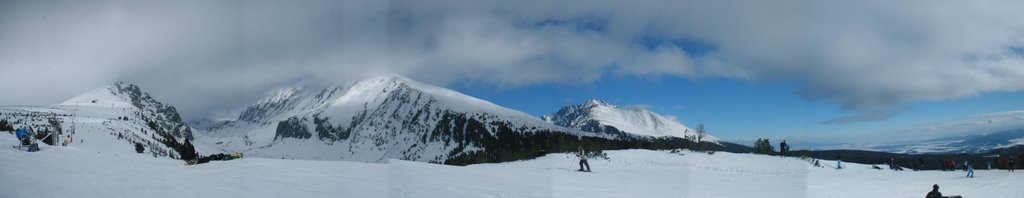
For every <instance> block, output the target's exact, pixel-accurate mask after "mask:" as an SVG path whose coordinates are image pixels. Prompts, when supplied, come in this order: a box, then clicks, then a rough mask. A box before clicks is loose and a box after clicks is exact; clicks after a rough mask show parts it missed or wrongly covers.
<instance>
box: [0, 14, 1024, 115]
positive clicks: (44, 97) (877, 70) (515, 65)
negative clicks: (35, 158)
mask: <svg viewBox="0 0 1024 198" xmlns="http://www.w3.org/2000/svg"><path fill="white" fill-rule="evenodd" d="M1022 4H1024V3H1022V2H1012V1H1011V2H1007V1H1000V2H989V1H945V2H934V1H927V2H913V1H900V2H892V1H856V2H822V1H771V2H759V1H753V2H751V1H728V0H727V1H612V0H607V1H606V0H596V1H585V2H570V1H557V2H551V1H533V0H525V1H506V2H489V1H488V2H483V1H429V2H426V1H404V0H396V1H359V0H354V1H315V0H311V1H297V2H279V1H244V2H238V1H212V2H211V1H175V2H149V1H146V2H137V1H114V0H111V1H97V2H79V1H58V2H38V1H4V2H3V3H0V71H2V73H3V74H6V75H4V77H5V79H6V80H8V81H10V82H18V83H0V92H4V93H18V95H19V97H2V98H0V103H2V104H45V103H56V102H59V101H60V100H63V99H65V98H68V97H70V96H72V95H74V94H77V93H78V92H82V91H85V90H88V89H90V88H92V87H94V86H99V85H101V84H103V83H106V82H110V81H113V80H117V79H122V80H128V81H132V82H135V83H138V84H140V85H141V86H143V87H144V88H146V89H149V90H150V91H151V92H153V94H154V96H157V97H159V98H162V99H164V100H166V101H167V102H169V103H172V104H175V105H177V106H180V107H181V108H180V109H182V111H183V112H185V113H187V114H190V115H192V116H206V115H210V114H212V112H214V111H215V109H217V108H224V107H225V106H232V105H234V106H237V105H240V104H246V103H247V102H251V101H248V100H255V99H253V98H254V97H258V96H261V95H262V94H263V92H264V91H266V90H268V89H269V88H271V87H275V86H279V85H281V84H287V83H291V82H293V81H296V80H304V81H315V82H318V83H323V84H335V83H343V82H349V81H352V80H356V79H359V78H361V77H362V76H366V75H369V74H376V73H385V72H387V73H399V74H403V75H407V76H410V77H412V78H415V79H419V80H424V81H428V82H431V83H439V84H443V83H448V82H453V81H455V80H468V81H474V82H480V83H486V84H492V85H494V86H522V85H530V84H538V83H565V84H586V83H590V82H593V81H595V80H598V79H601V78H602V77H603V76H606V75H609V74H614V75H636V76H679V77H687V78H701V77H707V76H721V77H729V78H739V79H748V80H753V81H791V82H797V83H799V84H804V85H806V87H803V89H802V90H801V91H800V92H799V93H798V94H800V96H802V97H804V98H805V99H808V100H814V101H825V102H830V103H835V104H838V105H840V106H841V107H842V111H844V112H845V113H846V114H845V115H844V116H841V117H838V118H835V119H832V120H827V121H825V122H827V123H845V122H856V121H867V120H879V119H886V118H888V117H889V116H892V115H893V114H896V113H899V112H900V111H902V110H904V109H905V108H904V107H903V106H902V104H904V103H907V102H916V101H943V100H955V99H959V98H964V97H970V96H976V95H982V94H986V93H990V92H1016V91H1020V90H1022V89H1024V57H1022V56H1024V55H1022V54H1021V51H1024V50H1021V49H1024V15H1021V14H1019V8H1020V7H1022ZM645 38H653V40H654V41H650V40H648V41H645V40H644V39H645ZM659 39H664V40H665V41H666V42H660V41H658V40H659ZM679 39H683V40H693V41H699V42H701V43H707V44H708V45H712V46H714V48H713V49H712V50H711V51H707V52H701V53H700V54H695V53H694V52H692V51H687V48H686V46H679V45H677V44H676V43H674V42H668V41H672V40H679ZM650 42H654V43H653V44H652V43H650ZM651 46H653V47H651ZM38 87H47V89H39V88H38ZM5 95H6V94H5ZM195 95H203V96H204V97H194V96H195Z"/></svg>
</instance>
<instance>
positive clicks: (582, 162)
mask: <svg viewBox="0 0 1024 198" xmlns="http://www.w3.org/2000/svg"><path fill="white" fill-rule="evenodd" d="M576 157H579V158H580V169H579V170H576V171H583V172H590V163H587V153H586V152H583V148H580V152H579V153H577V154H576ZM584 165H586V167H587V169H586V170H583V166H584Z"/></svg>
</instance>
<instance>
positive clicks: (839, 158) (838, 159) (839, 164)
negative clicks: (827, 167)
mask: <svg viewBox="0 0 1024 198" xmlns="http://www.w3.org/2000/svg"><path fill="white" fill-rule="evenodd" d="M836 169H843V156H842V155H839V154H836Z"/></svg>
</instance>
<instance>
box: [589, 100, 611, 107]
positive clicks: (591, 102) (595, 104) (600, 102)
mask: <svg viewBox="0 0 1024 198" xmlns="http://www.w3.org/2000/svg"><path fill="white" fill-rule="evenodd" d="M582 106H583V107H586V108H592V107H599V106H613V105H611V104H608V103H607V102H605V101H603V100H599V99H590V100H587V102H585V103H583V105H582Z"/></svg>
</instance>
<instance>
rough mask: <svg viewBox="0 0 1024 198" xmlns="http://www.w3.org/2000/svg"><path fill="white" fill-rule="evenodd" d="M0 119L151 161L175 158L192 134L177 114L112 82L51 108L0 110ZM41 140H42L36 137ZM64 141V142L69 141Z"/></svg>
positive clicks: (127, 86) (134, 88) (135, 88)
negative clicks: (140, 149)
mask: <svg viewBox="0 0 1024 198" xmlns="http://www.w3.org/2000/svg"><path fill="white" fill-rule="evenodd" d="M0 119H3V120H7V121H8V122H9V123H12V125H13V127H15V128H20V127H28V128H30V129H32V130H33V131H34V132H36V133H43V134H45V133H47V132H50V133H52V134H51V136H57V137H59V139H60V140H58V141H57V142H56V144H63V143H64V141H66V140H67V141H68V142H70V143H71V144H72V145H76V146H84V147H96V149H97V150H109V151H111V152H126V153H132V152H136V151H135V149H134V145H133V144H135V143H139V144H141V145H143V147H144V152H146V153H149V154H152V155H153V156H167V157H171V158H178V157H180V156H181V153H180V152H179V151H178V149H180V146H181V144H183V143H184V142H185V140H186V139H192V138H193V133H192V131H193V130H192V128H191V127H189V126H188V125H187V124H185V123H184V122H182V120H181V116H180V115H179V114H178V112H177V110H176V109H175V108H174V107H173V106H170V105H166V104H163V103H161V102H159V101H157V100H155V99H153V98H152V97H150V96H149V94H148V93H146V92H143V91H142V90H141V89H140V88H139V87H138V86H135V85H132V84H129V83H125V82H116V83H113V84H110V85H107V86H103V87H99V88H96V89H93V90H91V91H88V92H86V93H83V94H80V95H78V96H75V97H73V98H71V99H69V100H67V101H64V102H63V103H60V104H56V105H35V106H28V105H18V106H15V105H11V106H0ZM42 136H45V135H42ZM69 139H70V140H69Z"/></svg>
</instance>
